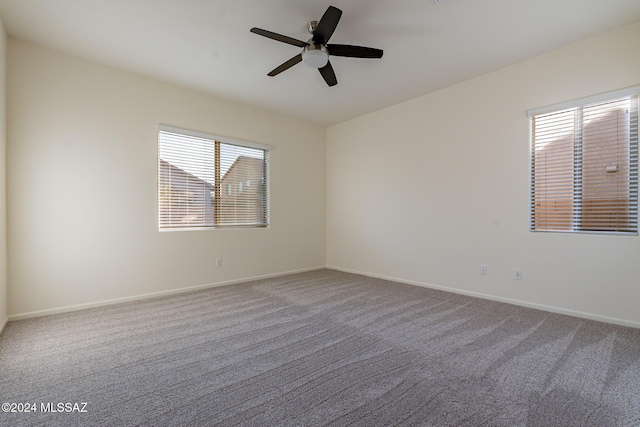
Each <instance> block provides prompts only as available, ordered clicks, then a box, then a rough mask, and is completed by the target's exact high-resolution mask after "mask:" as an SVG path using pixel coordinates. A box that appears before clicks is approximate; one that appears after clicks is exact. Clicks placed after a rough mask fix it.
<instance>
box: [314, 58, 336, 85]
mask: <svg viewBox="0 0 640 427" xmlns="http://www.w3.org/2000/svg"><path fill="white" fill-rule="evenodd" d="M318 71H320V74H322V78H323V79H324V81H325V82H327V84H328V85H329V86H335V85H337V84H338V79H336V73H335V72H334V71H333V67H332V66H331V62H327V65H325V66H324V67H322V68H318Z"/></svg>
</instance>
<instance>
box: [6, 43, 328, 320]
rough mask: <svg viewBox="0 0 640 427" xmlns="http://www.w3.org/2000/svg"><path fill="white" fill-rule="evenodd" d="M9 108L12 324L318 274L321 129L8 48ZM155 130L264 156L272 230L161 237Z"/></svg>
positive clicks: (56, 56) (29, 48) (26, 48)
mask: <svg viewBox="0 0 640 427" xmlns="http://www.w3.org/2000/svg"><path fill="white" fill-rule="evenodd" d="M7 96H8V103H9V107H10V108H9V111H8V116H7V117H8V119H7V120H8V139H7V141H8V142H7V164H8V166H7V191H8V224H9V226H8V230H9V231H8V242H9V254H8V255H9V256H8V262H9V314H10V315H11V318H19V317H21V316H22V315H27V314H34V313H42V314H44V313H49V312H54V311H56V310H58V309H61V308H65V307H70V306H76V305H84V304H94V303H100V302H103V301H109V300H113V299H120V298H129V297H135V296H139V295H145V294H150V293H157V292H163V291H170V290H175V289H179V288H185V287H191V286H198V285H204V284H217V283H224V282H229V281H237V280H241V279H245V278H251V277H258V276H269V275H275V274H280V273H285V272H289V271H297V270H305V269H312V268H317V267H322V266H324V265H325V247H324V244H325V175H324V174H325V145H324V143H325V129H324V128H322V127H318V126H314V125H310V124H307V123H304V122H301V121H297V120H293V119H289V118H286V117H283V116H280V115H277V114H275V113H271V112H266V111H263V110H259V109H256V108H253V107H250V106H247V105H241V104H237V103H233V102H229V101H226V100H222V99H216V98H213V97H210V96H206V95H203V94H199V93H196V92H192V91H189V90H186V89H183V88H179V87H176V86H172V85H169V84H165V83H162V82H158V81H155V80H151V79H148V78H144V77H141V76H138V75H133V74H129V73H126V72H122V71H118V70H115V69H112V68H108V67H105V66H102V65H99V64H96V63H92V62H88V61H84V60H80V59H77V58H73V57H69V56H66V55H63V54H60V53H57V52H54V51H51V50H47V49H44V48H42V47H38V46H35V45H32V44H29V43H27V42H24V41H18V40H14V39H9V42H8V95H7ZM159 123H163V124H167V125H172V126H178V127H183V128H188V129H193V130H197V131H202V132H208V133H213V134H215V135H221V136H228V137H232V138H235V139H241V140H246V141H253V142H257V143H261V144H267V145H270V146H271V147H272V152H271V174H270V179H271V226H270V228H268V229H236V230H209V231H189V232H162V233H161V232H159V231H158V230H157V206H156V200H157V196H156V173H157V172H156V170H157V166H156V162H157V160H156V159H157V157H156V156H157V148H156V145H157V140H156V132H157V126H158V124H159ZM0 219H1V218H0ZM218 257H221V258H223V265H222V266H221V267H216V266H215V259H216V258H218ZM0 293H1V290H0Z"/></svg>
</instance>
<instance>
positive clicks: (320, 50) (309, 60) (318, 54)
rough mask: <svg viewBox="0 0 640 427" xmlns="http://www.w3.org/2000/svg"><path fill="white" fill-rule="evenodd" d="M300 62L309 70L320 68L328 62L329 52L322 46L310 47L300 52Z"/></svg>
mask: <svg viewBox="0 0 640 427" xmlns="http://www.w3.org/2000/svg"><path fill="white" fill-rule="evenodd" d="M302 62H304V65H306V66H307V67H311V68H322V67H324V66H325V65H327V62H329V52H327V49H326V48H325V47H324V46H322V45H310V46H307V47H305V48H304V50H303V52H302Z"/></svg>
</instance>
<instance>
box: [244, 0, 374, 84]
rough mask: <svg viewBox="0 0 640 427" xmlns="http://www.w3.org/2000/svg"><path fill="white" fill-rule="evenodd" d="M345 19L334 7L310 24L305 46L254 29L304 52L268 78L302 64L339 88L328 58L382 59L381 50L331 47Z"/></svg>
mask: <svg viewBox="0 0 640 427" xmlns="http://www.w3.org/2000/svg"><path fill="white" fill-rule="evenodd" d="M341 16H342V11H341V10H340V9H338V8H337V7H334V6H329V7H328V8H327V10H326V12H325V13H324V15H322V18H320V21H311V22H309V23H308V24H307V30H309V32H310V33H311V38H310V39H309V40H308V41H306V42H303V41H302V40H297V39H294V38H291V37H287V36H283V35H282V34H277V33H274V32H271V31H267V30H263V29H261V28H256V27H254V28H252V29H251V32H252V33H255V34H258V35H261V36H263V37H267V38H270V39H273V40H277V41H279V42H282V43H287V44H291V45H294V46H298V47H301V48H302V52H301V53H299V54H298V55H296V56H294V57H293V58H291V59H290V60H288V61H286V62H284V63H283V64H282V65H280V66H278V67H276V68H274V69H273V70H272V71H271V72H270V73H268V74H267V75H268V76H271V77H273V76H276V75H278V74H280V73H281V72H283V71H285V70H288V69H289V68H291V67H293V66H294V65H296V64H297V63H299V62H303V63H304V64H305V65H307V66H309V67H311V68H317V69H318V70H319V71H320V74H321V75H322V78H324V81H325V82H327V84H328V85H329V86H335V85H336V84H338V80H337V79H336V74H335V72H334V71H333V67H332V66H331V62H329V55H333V56H346V57H349V58H374V59H378V58H382V50H380V49H374V48H371V47H364V46H352V45H348V44H328V41H329V38H331V35H332V34H333V32H334V31H335V29H336V27H337V26H338V22H339V21H340V17H341Z"/></svg>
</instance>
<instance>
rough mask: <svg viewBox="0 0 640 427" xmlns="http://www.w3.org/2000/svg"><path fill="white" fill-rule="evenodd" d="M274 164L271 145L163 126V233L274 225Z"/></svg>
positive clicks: (160, 180)
mask: <svg viewBox="0 0 640 427" xmlns="http://www.w3.org/2000/svg"><path fill="white" fill-rule="evenodd" d="M268 165H269V148H268V147H266V146H262V145H258V144H253V143H248V142H241V141H232V140H229V139H228V138H218V137H215V136H212V135H207V134H202V133H199V132H194V131H188V130H184V129H178V128H173V127H169V126H159V129H158V227H159V229H160V230H172V229H173V230H175V229H189V228H219V227H266V226H268V224H269V208H268V201H269V190H268V184H267V183H268V180H267V177H268ZM248 182H251V183H253V182H255V183H257V184H256V185H251V186H248V185H247V183H248Z"/></svg>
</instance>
